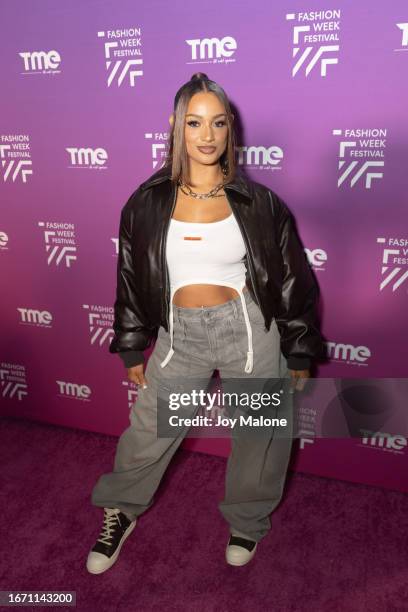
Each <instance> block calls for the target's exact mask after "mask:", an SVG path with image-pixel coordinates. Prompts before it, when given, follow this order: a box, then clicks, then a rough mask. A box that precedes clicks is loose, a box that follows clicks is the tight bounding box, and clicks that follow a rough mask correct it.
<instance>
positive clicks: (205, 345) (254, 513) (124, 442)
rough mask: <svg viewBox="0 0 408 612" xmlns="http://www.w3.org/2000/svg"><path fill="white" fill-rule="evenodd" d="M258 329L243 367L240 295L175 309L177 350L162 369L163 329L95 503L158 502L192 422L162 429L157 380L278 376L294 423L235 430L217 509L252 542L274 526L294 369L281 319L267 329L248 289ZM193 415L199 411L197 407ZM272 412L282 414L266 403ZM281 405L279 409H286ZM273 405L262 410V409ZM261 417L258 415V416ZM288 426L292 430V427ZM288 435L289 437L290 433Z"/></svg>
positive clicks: (134, 508)
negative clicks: (163, 432)
mask: <svg viewBox="0 0 408 612" xmlns="http://www.w3.org/2000/svg"><path fill="white" fill-rule="evenodd" d="M244 296H245V301H246V305H247V311H248V316H249V320H250V323H251V328H252V339H253V351H254V362H253V370H252V372H251V373H250V374H247V373H245V371H244V367H245V362H246V354H247V348H248V345H247V342H248V339H247V330H246V326H245V320H244V314H243V310H242V304H241V299H240V297H239V296H237V297H236V298H234V299H232V300H229V301H227V302H224V303H223V304H219V305H216V306H204V307H201V308H181V307H178V306H176V305H174V304H173V309H174V336H173V348H174V351H175V352H174V354H173V356H172V358H171V359H170V361H169V362H168V363H167V365H166V366H165V367H164V368H161V367H160V362H161V361H163V359H164V357H165V356H166V354H167V352H168V350H169V347H170V335H169V333H168V332H166V330H165V329H164V328H163V327H160V329H159V333H158V338H157V341H156V344H155V347H154V350H153V352H152V354H151V355H150V358H149V360H148V362H147V365H146V368H145V377H146V379H147V388H146V389H142V388H141V387H139V391H138V398H137V400H136V401H135V402H134V404H133V406H132V408H131V411H130V423H131V424H130V426H129V427H128V428H127V429H125V431H124V432H123V433H122V435H121V436H120V438H119V441H118V445H117V449H116V455H115V460H114V469H113V471H112V472H111V473H108V474H102V475H101V476H100V478H99V480H98V482H97V483H96V485H95V487H94V489H93V491H92V503H93V505H95V506H99V507H106V508H119V509H120V510H122V512H124V513H125V514H126V515H127V516H129V518H131V519H133V518H135V517H137V516H139V515H140V514H142V513H143V512H144V511H145V510H146V509H147V508H149V507H150V506H151V505H152V503H153V496H154V493H155V491H156V489H157V487H158V485H159V483H160V480H161V478H162V476H163V474H164V472H165V470H166V468H167V466H168V464H169V462H170V460H171V458H172V457H173V455H174V453H175V451H176V450H177V448H178V447H179V446H180V444H181V442H182V440H183V438H184V437H185V435H186V433H187V432H188V430H189V428H188V427H186V428H184V429H181V430H180V431H179V434H178V435H174V436H173V437H159V436H158V435H157V406H158V399H157V384H158V383H157V381H158V380H159V379H163V377H165V378H166V379H167V378H168V379H171V377H175V378H176V377H177V378H179V377H185V378H186V379H188V377H194V378H200V379H205V380H207V381H210V379H211V377H212V375H213V372H214V370H215V369H218V371H219V374H220V377H221V382H222V381H223V379H224V378H239V379H240V380H241V387H242V379H245V378H248V379H250V378H258V379H261V378H262V379H280V383H279V386H280V387H281V388H282V387H285V392H284V404H285V408H284V416H285V417H286V418H287V419H288V427H286V428H285V431H284V432H283V433H282V432H281V428H279V427H273V426H272V427H269V428H262V432H261V433H259V434H257V435H253V434H252V435H250V434H249V433H248V434H247V433H246V431H245V430H243V429H242V428H241V429H240V430H239V432H238V433H236V434H235V433H232V434H231V436H232V437H231V445H232V448H231V453H230V456H229V458H228V461H227V470H226V483H225V484H226V486H225V498H224V500H223V501H222V502H220V503H219V506H218V507H219V510H220V512H221V513H222V515H223V516H224V518H225V519H226V521H227V522H228V523H229V526H230V532H231V533H233V534H235V535H241V536H242V537H246V538H248V539H251V540H255V541H259V540H261V539H262V538H263V537H264V536H265V535H266V534H267V532H268V531H269V529H270V519H269V514H270V513H271V512H273V510H274V509H275V508H276V507H277V505H278V504H279V502H280V500H281V497H282V493H283V487H284V483H285V478H286V472H287V467H288V463H289V458H290V452H291V446H292V431H293V400H292V397H293V396H292V395H290V394H289V393H288V390H289V379H290V374H289V370H288V368H287V362H286V359H285V357H284V355H283V354H282V352H281V350H280V335H279V332H278V328H277V325H276V322H275V320H272V323H271V327H270V329H269V331H266V330H265V327H264V320H263V316H262V314H261V312H260V310H259V308H258V306H257V304H256V303H255V302H254V301H253V299H252V297H251V295H250V293H249V291H244ZM193 408H194V407H192V411H191V417H193V416H194V414H196V413H197V410H198V408H197V407H195V409H193ZM268 409H269V416H276V412H275V409H274V408H272V407H271V406H268ZM280 410H281V408H280ZM266 413H267V410H266V409H264V408H263V409H262V414H266ZM255 416H258V415H255ZM288 432H289V433H288ZM289 434H290V435H289Z"/></svg>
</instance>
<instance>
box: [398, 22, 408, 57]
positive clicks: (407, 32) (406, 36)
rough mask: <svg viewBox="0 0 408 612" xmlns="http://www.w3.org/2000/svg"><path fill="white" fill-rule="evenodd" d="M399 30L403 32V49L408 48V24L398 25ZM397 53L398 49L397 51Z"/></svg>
mask: <svg viewBox="0 0 408 612" xmlns="http://www.w3.org/2000/svg"><path fill="white" fill-rule="evenodd" d="M396 26H397V28H399V29H400V30H402V37H401V38H402V40H401V47H408V23H397V24H396ZM395 50H396V51H397V50H398V49H395Z"/></svg>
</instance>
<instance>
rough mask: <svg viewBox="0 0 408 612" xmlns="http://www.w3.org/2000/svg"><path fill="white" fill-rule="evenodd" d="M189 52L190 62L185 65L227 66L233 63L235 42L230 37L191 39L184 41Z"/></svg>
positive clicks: (235, 48)
mask: <svg viewBox="0 0 408 612" xmlns="http://www.w3.org/2000/svg"><path fill="white" fill-rule="evenodd" d="M186 43H187V45H188V46H189V47H190V51H191V61H190V62H187V64H195V63H196V62H197V63H200V64H202V63H205V64H224V63H225V64H228V63H231V62H235V61H236V60H235V57H233V55H234V54H235V51H236V50H237V41H236V40H235V38H233V37H232V36H224V38H215V37H213V38H191V39H187V40H186Z"/></svg>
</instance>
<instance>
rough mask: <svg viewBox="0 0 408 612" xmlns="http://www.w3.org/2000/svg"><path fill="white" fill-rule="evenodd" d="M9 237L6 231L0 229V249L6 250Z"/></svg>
mask: <svg viewBox="0 0 408 612" xmlns="http://www.w3.org/2000/svg"><path fill="white" fill-rule="evenodd" d="M8 241H9V237H8V236H7V234H6V232H1V231H0V250H3V249H4V250H6V249H7V245H8Z"/></svg>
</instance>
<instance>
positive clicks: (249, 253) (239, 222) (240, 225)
mask: <svg viewBox="0 0 408 612" xmlns="http://www.w3.org/2000/svg"><path fill="white" fill-rule="evenodd" d="M225 193H226V194H227V191H225ZM227 200H228V195H227ZM228 201H229V200H228ZM230 207H231V210H232V213H233V215H234V217H235V219H236V220H237V223H238V225H239V228H240V230H241V234H242V237H243V239H244V242H245V246H246V251H247V262H248V268H249V278H250V279H251V282H252V287H253V290H254V294H255V298H256V302H257V304H258V307H259V309H260V311H261V312H262V308H261V302H260V299H259V296H258V294H257V290H256V283H255V282H254V277H253V275H252V272H253V270H252V260H251V249H250V246H249V240H248V236H247V234H246V232H245V229H244V226H243V225H242V223H241V219H239V218H238V216H237V215H236V214H235V210H234V207H233V205H232V204H231V202H230ZM262 316H263V317H264V318H265V316H264V314H263V312H262Z"/></svg>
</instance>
